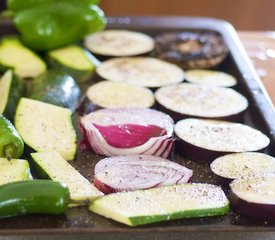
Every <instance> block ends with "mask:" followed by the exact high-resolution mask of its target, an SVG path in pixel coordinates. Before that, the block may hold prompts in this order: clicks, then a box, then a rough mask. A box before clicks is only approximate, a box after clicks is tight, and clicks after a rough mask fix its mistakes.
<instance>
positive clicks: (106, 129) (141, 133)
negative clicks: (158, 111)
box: [94, 124, 165, 148]
mask: <svg viewBox="0 0 275 240" xmlns="http://www.w3.org/2000/svg"><path fill="white" fill-rule="evenodd" d="M94 126H95V127H96V128H97V129H98V130H99V132H100V133H101V135H102V136H103V137H104V139H105V140H106V142H107V143H108V144H109V145H111V146H113V147H117V148H131V147H137V146H140V145H142V144H144V143H146V142H147V141H148V140H149V139H150V138H151V137H159V136H162V135H164V134H165V130H164V129H162V128H160V127H158V126H154V125H147V126H142V125H137V124H119V125H111V126H101V125H98V124H94ZM121 139H123V141H121Z"/></svg>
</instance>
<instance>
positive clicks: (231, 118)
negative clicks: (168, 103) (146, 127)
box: [156, 101, 247, 123]
mask: <svg viewBox="0 0 275 240" xmlns="http://www.w3.org/2000/svg"><path fill="white" fill-rule="evenodd" d="M156 102H157V101H156ZM157 110H159V111H161V112H164V113H167V114H168V115H170V117H171V118H173V120H174V121H175V122H177V121H179V120H182V119H186V118H194V117H195V118H198V119H212V120H223V121H228V122H239V123H242V122H243V121H244V116H245V112H246V110H247V109H245V110H244V111H242V112H239V113H236V114H232V115H228V116H223V117H200V116H192V115H187V114H183V113H179V112H175V111H173V110H171V109H168V108H166V107H164V106H163V105H161V104H160V103H158V102H157Z"/></svg>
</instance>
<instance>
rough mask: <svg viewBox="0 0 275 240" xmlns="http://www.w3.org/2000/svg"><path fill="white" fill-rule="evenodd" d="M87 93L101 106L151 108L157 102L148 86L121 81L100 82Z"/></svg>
mask: <svg viewBox="0 0 275 240" xmlns="http://www.w3.org/2000/svg"><path fill="white" fill-rule="evenodd" d="M86 95H87V97H88V99H89V100H90V101H91V103H92V104H95V105H97V106H99V107H101V108H122V107H141V108H149V107H152V106H153V105H154V103H155V98H154V94H153V92H152V91H151V90H149V89H148V88H144V87H140V86H135V85H131V84H127V83H121V82H111V81H101V82H98V83H96V84H94V85H92V86H90V87H89V88H88V90H87V93H86Z"/></svg>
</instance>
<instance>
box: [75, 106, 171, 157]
mask: <svg viewBox="0 0 275 240" xmlns="http://www.w3.org/2000/svg"><path fill="white" fill-rule="evenodd" d="M80 124H81V129H82V132H83V135H84V138H85V140H86V141H87V142H88V143H89V145H90V147H91V148H92V149H93V150H94V152H95V153H97V154H102V155H106V156H120V155H138V154H144V155H155V156H161V157H164V158H167V157H168V155H169V154H170V152H171V149H172V145H173V142H174V139H173V120H172V118H171V117H170V116H168V115H167V114H164V113H162V112H159V111H157V110H153V109H145V108H144V109H143V108H119V109H101V110H98V111H95V112H92V113H90V114H88V115H86V116H84V117H82V118H81V120H80Z"/></svg>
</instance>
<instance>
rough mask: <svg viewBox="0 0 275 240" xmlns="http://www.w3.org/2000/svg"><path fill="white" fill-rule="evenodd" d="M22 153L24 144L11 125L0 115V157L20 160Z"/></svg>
mask: <svg viewBox="0 0 275 240" xmlns="http://www.w3.org/2000/svg"><path fill="white" fill-rule="evenodd" d="M23 152H24V142H23V140H22V138H21V137H20V136H19V134H18V132H17V131H16V129H15V127H14V126H13V125H12V123H11V122H10V121H9V120H8V119H6V118H5V117H4V116H3V115H0V157H5V158H20V157H21V156H22V154H23Z"/></svg>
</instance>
